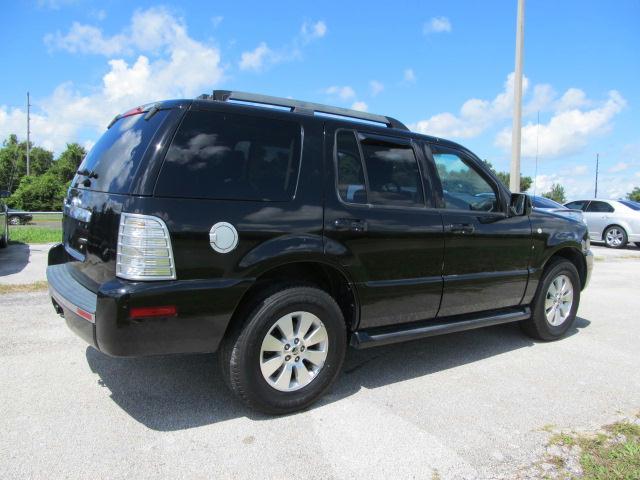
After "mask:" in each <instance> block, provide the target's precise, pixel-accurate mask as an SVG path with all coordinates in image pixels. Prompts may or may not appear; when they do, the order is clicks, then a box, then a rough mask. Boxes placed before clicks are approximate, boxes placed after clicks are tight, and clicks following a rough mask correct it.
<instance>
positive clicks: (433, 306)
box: [49, 100, 592, 356]
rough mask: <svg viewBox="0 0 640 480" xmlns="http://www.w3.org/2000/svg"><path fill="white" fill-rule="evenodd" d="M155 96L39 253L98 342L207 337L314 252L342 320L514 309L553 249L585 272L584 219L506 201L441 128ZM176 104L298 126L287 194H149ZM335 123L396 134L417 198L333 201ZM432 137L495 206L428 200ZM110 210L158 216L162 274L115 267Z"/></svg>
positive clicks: (397, 322) (82, 330)
mask: <svg viewBox="0 0 640 480" xmlns="http://www.w3.org/2000/svg"><path fill="white" fill-rule="evenodd" d="M162 108H163V115H162V118H161V120H160V121H159V122H158V128H157V131H156V132H155V134H154V135H153V139H152V141H151V142H150V143H149V147H148V148H147V149H146V151H145V152H144V155H143V159H142V161H141V162H140V165H139V166H138V168H137V169H135V171H132V172H130V173H129V177H128V178H127V179H126V181H127V182H126V183H127V185H129V187H128V188H129V191H128V192H127V193H117V194H116V193H107V192H99V191H94V190H92V189H91V187H90V186H88V187H86V186H84V185H83V184H82V183H79V182H74V185H75V186H73V187H72V188H71V189H70V191H69V197H68V201H71V200H73V199H74V198H76V197H78V199H79V200H78V201H79V202H81V204H82V206H83V207H84V208H87V209H89V210H90V211H91V212H92V218H91V221H90V222H89V223H88V224H85V223H82V222H80V221H78V220H75V219H73V218H71V217H70V216H66V215H65V217H64V220H63V224H64V225H63V226H64V238H65V244H64V245H62V244H61V245H59V246H57V247H55V248H53V249H52V250H51V252H50V255H49V264H50V265H51V266H53V265H59V264H64V273H65V274H66V275H68V278H67V281H68V282H72V283H73V282H75V284H77V289H86V290H89V291H90V292H92V294H93V295H95V296H96V311H95V324H91V323H89V322H87V321H86V320H84V319H83V318H81V317H79V316H78V315H77V314H76V313H75V312H73V311H71V310H70V309H69V308H67V307H65V306H64V305H57V307H56V308H57V309H59V310H60V311H63V312H64V316H65V318H66V321H67V323H68V324H69V325H70V327H71V328H72V329H73V330H74V331H75V332H76V333H78V334H79V335H80V336H82V337H83V338H84V339H85V340H87V341H88V342H89V343H91V344H92V345H93V346H94V347H96V348H98V349H99V350H101V351H103V352H105V353H107V354H110V355H115V356H136V355H148V354H163V353H185V352H208V351H215V350H216V349H217V348H218V345H219V343H220V340H221V339H222V337H223V336H224V334H225V332H226V331H227V329H228V328H229V325H230V322H232V321H242V319H241V318H237V316H236V317H234V314H235V313H236V312H237V311H238V308H239V306H240V305H242V304H243V300H246V295H248V294H250V293H248V292H249V290H250V289H251V288H252V286H254V285H256V282H258V281H260V279H262V278H265V277H268V276H269V275H270V272H273V271H275V270H277V269H282V268H283V267H284V266H287V265H288V266H291V265H304V266H305V268H308V267H310V266H316V267H317V268H318V269H321V270H322V271H325V272H326V271H329V272H331V275H332V277H333V278H339V279H341V281H342V282H343V284H344V285H343V286H344V288H343V289H342V292H343V293H344V292H346V295H350V296H351V297H350V298H351V300H349V301H347V302H346V303H347V304H349V306H350V308H352V315H351V316H348V317H349V328H350V330H351V332H367V331H369V330H371V331H374V330H375V329H380V328H385V329H393V328H396V327H398V328H401V326H402V325H411V326H415V325H416V324H419V325H429V323H430V322H442V321H443V320H445V321H447V320H449V319H451V320H453V321H456V320H457V319H460V320H461V321H464V320H465V319H466V318H467V317H468V316H469V315H476V316H477V315H478V313H482V312H486V313H487V315H489V314H494V313H495V312H496V311H500V310H501V309H509V308H513V307H522V308H523V309H524V308H525V307H526V306H528V305H529V304H530V303H531V301H532V299H533V296H534V294H535V290H536V286H537V283H538V280H539V278H540V277H541V274H542V272H543V269H544V267H545V264H546V263H547V262H548V260H549V259H550V258H551V256H553V255H555V254H560V255H563V256H565V257H567V258H570V259H571V260H572V261H574V262H575V263H576V265H577V268H578V271H579V272H580V274H581V278H582V286H583V287H584V286H585V285H586V283H587V280H588V275H589V273H590V270H591V264H592V262H591V256H590V252H589V251H588V246H587V247H585V245H586V243H585V242H586V241H587V230H586V227H585V225H583V224H582V223H579V222H577V221H574V220H571V219H568V218H565V217H561V216H559V215H554V214H549V213H541V212H535V213H531V214H530V215H524V216H514V215H512V214H508V213H506V212H509V208H508V204H509V199H510V193H509V192H508V190H507V189H506V188H505V187H504V186H502V185H501V184H500V182H499V181H498V180H497V179H496V178H495V177H494V176H493V175H492V174H491V173H490V172H489V171H487V170H486V169H485V168H484V166H482V162H480V161H479V160H478V159H477V157H475V156H474V155H473V154H472V153H471V152H469V151H468V150H466V149H464V148H463V147H461V146H459V145H457V144H455V143H453V142H449V141H446V140H442V139H438V138H433V137H428V136H424V135H420V134H416V133H412V132H409V131H405V130H399V129H392V128H385V127H378V126H374V125H369V124H362V123H356V122H351V121H348V120H341V119H340V120H339V119H334V118H328V117H321V116H313V115H307V114H297V113H291V112H287V111H279V110H275V109H268V108H260V107H253V106H246V105H237V104H233V103H226V102H218V101H211V100H194V101H191V100H188V101H171V102H163V104H162ZM190 109H198V110H206V111H212V112H215V113H216V114H220V115H223V114H225V113H238V112H239V113H242V114H244V115H251V116H255V117H259V118H264V119H266V120H267V125H268V121H269V120H270V119H273V120H278V119H285V120H288V121H295V122H298V123H299V125H300V127H301V130H302V132H303V134H302V149H301V150H302V157H301V162H300V170H299V174H298V181H297V186H296V189H295V195H294V196H293V199H292V200H290V201H232V200H216V199H202V198H174V197H162V196H159V195H157V194H155V193H154V192H155V189H156V184H157V180H158V176H159V173H160V172H161V169H162V164H163V161H164V159H165V155H166V153H167V148H168V145H169V144H170V143H171V139H172V138H173V136H174V135H175V132H176V129H177V128H178V125H179V124H180V122H181V121H182V118H183V116H184V115H185V112H187V111H189V110H190ZM165 110H166V111H165ZM340 129H348V130H355V131H357V132H358V134H365V135H366V134H370V135H380V136H385V137H389V138H391V139H392V140H393V139H397V140H398V141H399V142H404V143H405V144H410V145H411V148H412V149H413V150H414V152H415V155H416V157H417V159H418V162H419V168H420V176H421V179H422V181H423V183H424V185H423V187H424V192H425V195H424V204H423V205H419V206H414V207H406V208H405V207H397V206H393V207H391V206H382V205H371V204H348V203H345V202H343V201H342V200H341V199H340V197H339V196H338V194H337V191H336V181H337V180H336V165H335V156H334V146H335V145H334V143H335V133H336V131H338V130H340ZM443 149H444V150H447V149H450V150H453V151H455V152H457V154H459V155H462V156H464V157H465V158H466V159H468V161H469V162H471V163H473V164H474V165H476V166H478V168H479V169H480V170H481V172H482V175H483V176H485V177H486V180H487V181H488V182H489V183H490V184H491V185H493V186H494V187H495V189H496V191H498V192H499V195H498V197H499V198H498V202H499V205H500V208H501V211H502V213H497V212H493V213H485V212H477V211H464V210H448V209H444V208H442V207H443V203H442V186H441V185H440V182H439V180H438V177H437V173H436V168H435V165H434V160H433V157H432V151H435V150H443ZM175 181H176V182H179V181H180V178H175ZM121 212H128V213H140V214H146V215H154V216H157V217H159V218H161V219H163V220H164V222H165V223H166V225H167V227H168V230H169V232H170V236H171V242H172V246H173V254H174V258H175V265H176V276H177V279H176V280H167V281H145V282H143V281H137V282H136V281H128V280H123V279H120V278H117V277H116V275H115V261H116V245H117V237H118V226H119V220H120V213H121ZM220 221H225V222H229V223H231V224H232V225H234V226H235V228H236V229H237V231H238V234H239V243H238V246H237V248H236V249H234V250H233V251H231V252H229V253H226V254H220V253H217V252H215V251H214V250H213V249H212V248H211V246H210V245H209V230H210V228H211V226H212V225H213V224H215V223H217V222H220ZM345 221H346V222H347V223H346V224H345ZM349 222H358V225H360V226H362V228H351V227H352V225H351V223H349ZM455 224H465V225H472V226H473V228H472V230H473V232H471V233H459V232H454V231H451V225H455ZM345 225H346V226H347V228H345ZM539 229H540V230H539ZM539 232H540V233H539ZM65 247H66V248H65ZM78 251H80V252H81V253H82V255H81V256H78V255H77V252H78ZM74 252H75V253H74ZM292 271H295V270H292ZM291 280H292V281H295V280H296V278H291ZM52 288H54V289H55V288H56V285H52ZM69 300H71V301H72V300H73V299H69ZM54 303H55V302H54ZM72 303H73V302H72ZM167 304H171V305H175V306H176V308H177V312H178V314H177V315H176V316H173V317H166V318H164V317H161V318H153V319H147V320H132V319H130V318H129V311H130V309H131V308H133V307H142V306H158V305H167ZM505 311H506V310H505ZM523 311H524V310H523ZM492 312H493V313H492ZM514 318H515V317H514ZM352 343H353V342H352Z"/></svg>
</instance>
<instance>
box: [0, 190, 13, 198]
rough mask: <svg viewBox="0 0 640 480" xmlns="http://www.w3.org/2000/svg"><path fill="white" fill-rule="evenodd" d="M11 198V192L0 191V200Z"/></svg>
mask: <svg viewBox="0 0 640 480" xmlns="http://www.w3.org/2000/svg"><path fill="white" fill-rule="evenodd" d="M10 196H11V192H10V191H9V190H0V198H7V197H10Z"/></svg>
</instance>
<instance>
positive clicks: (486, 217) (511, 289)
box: [426, 145, 532, 317]
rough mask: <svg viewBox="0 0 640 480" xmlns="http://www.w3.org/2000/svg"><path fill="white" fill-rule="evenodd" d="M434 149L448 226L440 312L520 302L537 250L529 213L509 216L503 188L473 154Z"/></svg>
mask: <svg viewBox="0 0 640 480" xmlns="http://www.w3.org/2000/svg"><path fill="white" fill-rule="evenodd" d="M430 148H431V151H432V154H433V155H432V158H433V161H434V165H435V168H436V170H437V173H438V175H437V178H438V179H439V180H440V182H441V185H439V186H438V191H439V192H441V198H440V199H439V203H440V206H441V212H442V218H443V223H444V230H445V250H444V251H445V253H444V290H443V295H442V304H441V306H440V312H439V314H438V316H439V317H446V316H451V315H460V314H465V313H472V312H480V311H486V310H495V309H498V308H504V307H510V306H515V305H519V304H520V302H521V300H522V296H523V295H524V291H525V288H526V286H527V281H528V267H529V258H530V255H531V245H532V243H531V225H530V222H529V218H528V217H526V216H525V217H523V216H520V217H513V216H509V215H507V204H508V203H507V201H506V200H507V199H506V198H503V197H504V196H505V195H504V193H503V190H502V189H501V188H499V186H498V184H497V181H496V180H495V179H493V178H492V177H491V176H490V175H488V174H487V173H486V172H485V171H484V170H483V169H481V168H480V167H479V166H478V164H477V163H476V160H475V159H473V158H472V157H471V156H470V155H469V154H468V153H466V152H464V151H459V150H456V149H452V148H445V147H442V146H439V145H430ZM426 153H427V155H429V151H427V152H426Z"/></svg>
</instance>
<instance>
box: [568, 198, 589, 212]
mask: <svg viewBox="0 0 640 480" xmlns="http://www.w3.org/2000/svg"><path fill="white" fill-rule="evenodd" d="M585 203H587V201H586V200H576V201H575V202H569V203H567V204H566V205H565V207H567V208H570V209H571V210H584V205H585Z"/></svg>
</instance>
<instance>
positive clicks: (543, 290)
mask: <svg viewBox="0 0 640 480" xmlns="http://www.w3.org/2000/svg"><path fill="white" fill-rule="evenodd" d="M552 262H553V263H551V264H550V265H549V266H548V267H547V269H546V271H545V273H544V276H543V278H542V280H541V282H540V285H539V287H538V292H537V293H536V297H535V299H534V302H533V305H532V312H531V318H530V319H529V320H525V321H524V322H522V324H521V325H522V328H523V330H524V331H525V332H526V333H527V334H528V335H529V336H531V337H533V338H535V339H537V340H545V341H550V340H557V339H558V338H560V337H562V336H563V335H564V334H565V333H566V332H567V330H569V328H571V326H572V325H573V322H574V321H575V319H576V312H577V311H578V305H579V303H580V277H579V275H578V271H577V270H576V267H575V265H574V264H573V263H571V262H570V261H568V260H564V259H557V260H553V261H552Z"/></svg>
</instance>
